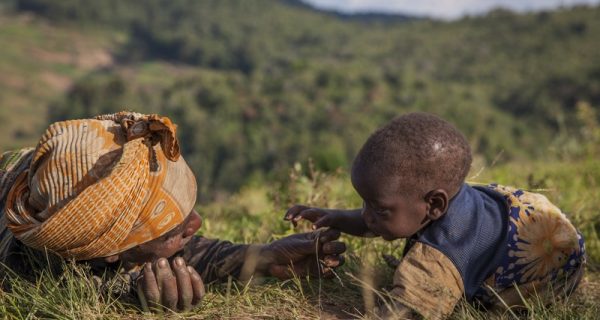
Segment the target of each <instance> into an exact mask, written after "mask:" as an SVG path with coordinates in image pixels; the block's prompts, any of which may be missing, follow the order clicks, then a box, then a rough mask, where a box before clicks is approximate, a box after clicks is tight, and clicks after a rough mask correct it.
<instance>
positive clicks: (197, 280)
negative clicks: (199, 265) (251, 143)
mask: <svg viewBox="0 0 600 320" xmlns="http://www.w3.org/2000/svg"><path fill="white" fill-rule="evenodd" d="M187 269H188V272H189V274H190V279H191V284H192V292H193V296H192V306H196V305H198V304H199V303H200V301H202V298H204V294H205V293H206V290H205V289H204V282H203V281H202V277H200V275H199V274H198V272H197V271H196V269H194V268H192V267H190V266H188V267H187Z"/></svg>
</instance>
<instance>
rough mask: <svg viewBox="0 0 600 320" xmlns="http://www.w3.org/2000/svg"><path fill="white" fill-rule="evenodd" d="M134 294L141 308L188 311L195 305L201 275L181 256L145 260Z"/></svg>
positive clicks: (202, 291)
mask: <svg viewBox="0 0 600 320" xmlns="http://www.w3.org/2000/svg"><path fill="white" fill-rule="evenodd" d="M137 286H138V295H139V298H140V302H141V303H142V308H144V310H145V311H147V310H154V311H161V310H163V308H165V309H167V310H170V311H188V310H190V309H192V308H193V307H194V306H197V305H198V304H199V303H200V301H202V297H204V294H205V289H204V283H203V282H202V278H201V277H200V275H199V274H198V272H196V270H194V268H193V267H191V266H187V265H186V264H185V261H184V260H183V259H182V258H181V257H177V258H175V259H173V261H172V263H171V264H170V265H169V261H167V259H165V258H161V259H158V260H157V261H155V262H154V263H150V262H148V263H146V264H145V265H144V269H143V270H142V272H141V276H140V278H138V280H137Z"/></svg>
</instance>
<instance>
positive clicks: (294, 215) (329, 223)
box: [283, 205, 340, 229]
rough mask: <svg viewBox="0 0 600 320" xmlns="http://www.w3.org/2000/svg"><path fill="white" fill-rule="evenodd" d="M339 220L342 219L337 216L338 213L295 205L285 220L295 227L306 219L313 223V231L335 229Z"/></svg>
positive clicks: (286, 214)
mask: <svg viewBox="0 0 600 320" xmlns="http://www.w3.org/2000/svg"><path fill="white" fill-rule="evenodd" d="M338 218H340V217H338V216H337V214H336V212H332V211H331V210H327V209H321V208H313V207H307V206H303V205H295V206H293V207H291V208H290V209H289V210H288V211H287V212H286V213H285V217H284V218H283V219H284V220H288V221H291V222H292V224H294V227H295V226H297V225H298V221H300V220H302V219H306V220H308V221H310V222H312V223H313V226H312V227H313V229H318V228H322V227H335V226H334V224H335V222H336V219H338Z"/></svg>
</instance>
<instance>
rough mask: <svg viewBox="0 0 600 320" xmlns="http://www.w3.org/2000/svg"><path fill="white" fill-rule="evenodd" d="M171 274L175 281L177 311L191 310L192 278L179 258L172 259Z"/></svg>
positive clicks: (192, 296)
mask: <svg viewBox="0 0 600 320" xmlns="http://www.w3.org/2000/svg"><path fill="white" fill-rule="evenodd" d="M172 268H173V272H174V273H175V278H176V280H177V307H178V308H179V309H178V310H179V311H188V310H190V309H192V299H193V298H194V292H193V290H192V278H191V276H190V272H189V271H188V269H187V266H186V265H185V261H184V260H183V258H181V257H177V258H175V259H173V262H172Z"/></svg>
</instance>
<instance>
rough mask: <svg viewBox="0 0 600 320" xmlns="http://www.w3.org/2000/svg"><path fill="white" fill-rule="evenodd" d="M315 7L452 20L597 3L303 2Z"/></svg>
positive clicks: (548, 0)
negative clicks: (502, 10)
mask: <svg viewBox="0 0 600 320" xmlns="http://www.w3.org/2000/svg"><path fill="white" fill-rule="evenodd" d="M304 1H306V2H308V3H310V4H312V5H314V6H316V7H318V8H325V9H334V10H339V11H342V12H365V11H376V12H388V13H407V14H416V15H426V16H432V17H437V18H443V19H454V18H458V17H460V16H462V15H465V14H471V15H472V14H481V13H484V12H486V11H489V10H491V9H493V8H497V7H504V8H509V9H512V10H516V11H531V10H542V9H552V8H556V7H560V6H573V5H576V4H598V3H600V0H418V1H415V0H304Z"/></svg>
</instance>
